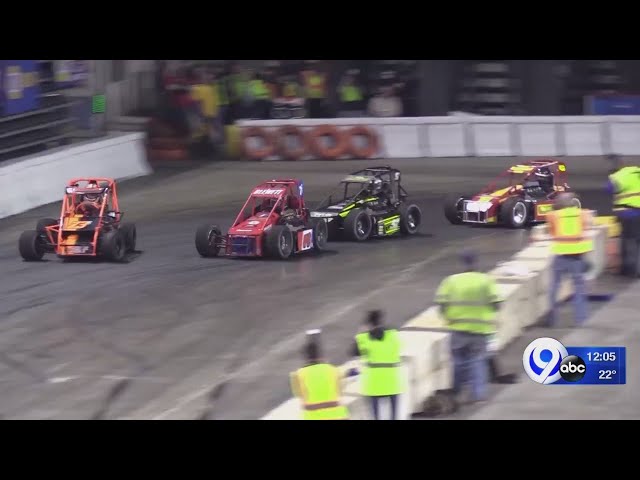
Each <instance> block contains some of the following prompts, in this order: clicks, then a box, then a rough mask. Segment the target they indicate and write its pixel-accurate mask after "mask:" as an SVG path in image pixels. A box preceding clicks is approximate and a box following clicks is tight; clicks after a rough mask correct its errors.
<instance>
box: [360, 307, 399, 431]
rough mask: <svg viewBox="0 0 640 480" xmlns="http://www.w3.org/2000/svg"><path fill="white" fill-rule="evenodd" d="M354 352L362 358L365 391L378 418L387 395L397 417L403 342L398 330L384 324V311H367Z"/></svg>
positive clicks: (392, 410)
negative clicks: (382, 402) (401, 342)
mask: <svg viewBox="0 0 640 480" xmlns="http://www.w3.org/2000/svg"><path fill="white" fill-rule="evenodd" d="M355 340H356V342H355V345H354V349H353V353H354V355H355V356H359V357H361V358H362V359H363V363H364V366H363V371H362V380H361V382H362V384H361V389H362V390H361V391H362V395H363V396H365V397H369V399H370V402H371V411H372V413H373V418H374V419H375V420H380V405H381V399H383V398H388V399H389V403H390V406H391V419H392V420H397V419H398V404H399V396H400V394H401V393H402V392H403V390H404V389H403V384H402V376H401V371H400V364H401V345H400V336H399V335H398V331H397V330H395V329H393V328H385V327H384V326H383V325H382V312H381V311H380V310H372V311H370V312H368V314H367V321H366V325H365V326H364V327H363V328H362V331H361V332H360V333H358V334H357V335H356V338H355Z"/></svg>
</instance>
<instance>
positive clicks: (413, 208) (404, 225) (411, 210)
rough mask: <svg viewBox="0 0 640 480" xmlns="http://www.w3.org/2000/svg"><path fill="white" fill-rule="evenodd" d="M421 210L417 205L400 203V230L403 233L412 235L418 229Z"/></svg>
mask: <svg viewBox="0 0 640 480" xmlns="http://www.w3.org/2000/svg"><path fill="white" fill-rule="evenodd" d="M421 221H422V211H421V210H420V208H419V207H418V206H417V205H414V204H411V205H408V206H407V205H402V206H401V207H400V231H401V232H402V233H403V234H404V235H414V234H416V233H418V230H419V229H420V222H421Z"/></svg>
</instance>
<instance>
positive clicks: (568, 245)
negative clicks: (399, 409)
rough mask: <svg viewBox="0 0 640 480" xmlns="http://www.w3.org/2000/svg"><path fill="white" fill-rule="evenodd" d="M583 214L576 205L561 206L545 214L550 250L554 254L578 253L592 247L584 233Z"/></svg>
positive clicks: (587, 250) (590, 241)
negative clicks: (550, 241)
mask: <svg viewBox="0 0 640 480" xmlns="http://www.w3.org/2000/svg"><path fill="white" fill-rule="evenodd" d="M584 216H585V214H584V212H583V211H582V210H580V209H579V208H577V207H570V208H563V209H562V210H558V211H556V212H551V213H550V214H549V215H548V216H547V222H548V223H549V233H550V234H551V237H552V245H551V251H552V252H553V253H554V254H555V255H580V254H583V253H587V252H589V251H591V250H592V249H593V241H592V240H591V239H590V238H589V237H588V236H586V234H585V228H584Z"/></svg>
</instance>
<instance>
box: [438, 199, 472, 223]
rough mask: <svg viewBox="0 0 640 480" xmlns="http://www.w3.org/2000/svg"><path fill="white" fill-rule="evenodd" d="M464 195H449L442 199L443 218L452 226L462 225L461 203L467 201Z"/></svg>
mask: <svg viewBox="0 0 640 480" xmlns="http://www.w3.org/2000/svg"><path fill="white" fill-rule="evenodd" d="M467 198H468V197H465V196H464V195H457V194H455V193H452V194H449V195H447V196H446V197H445V199H444V216H445V218H446V219H447V220H449V223H451V224H452V225H460V224H461V223H462V202H463V200H465V199H467Z"/></svg>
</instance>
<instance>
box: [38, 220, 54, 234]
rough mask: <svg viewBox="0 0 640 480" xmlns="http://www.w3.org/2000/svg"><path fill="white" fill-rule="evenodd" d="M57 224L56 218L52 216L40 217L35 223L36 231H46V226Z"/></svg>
mask: <svg viewBox="0 0 640 480" xmlns="http://www.w3.org/2000/svg"><path fill="white" fill-rule="evenodd" d="M57 224H58V220H56V219H54V218H41V219H40V220H38V223H37V224H36V232H38V233H46V227H51V226H53V225H57Z"/></svg>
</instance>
